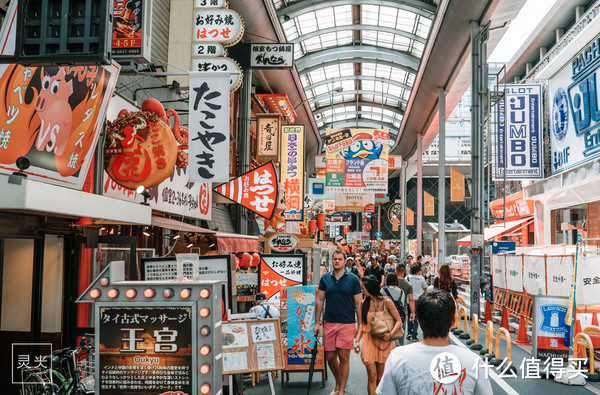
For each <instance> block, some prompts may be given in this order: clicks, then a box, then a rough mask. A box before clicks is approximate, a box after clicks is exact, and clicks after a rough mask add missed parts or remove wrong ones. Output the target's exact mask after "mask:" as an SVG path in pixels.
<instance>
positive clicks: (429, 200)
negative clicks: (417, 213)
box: [423, 191, 435, 216]
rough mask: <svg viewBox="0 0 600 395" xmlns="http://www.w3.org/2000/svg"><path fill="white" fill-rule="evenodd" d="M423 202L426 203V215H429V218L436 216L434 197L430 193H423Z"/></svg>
mask: <svg viewBox="0 0 600 395" xmlns="http://www.w3.org/2000/svg"><path fill="white" fill-rule="evenodd" d="M423 200H424V201H425V205H424V208H425V210H424V214H425V215H428V216H434V215H435V200H434V198H433V195H430V194H429V193H427V192H425V191H423Z"/></svg>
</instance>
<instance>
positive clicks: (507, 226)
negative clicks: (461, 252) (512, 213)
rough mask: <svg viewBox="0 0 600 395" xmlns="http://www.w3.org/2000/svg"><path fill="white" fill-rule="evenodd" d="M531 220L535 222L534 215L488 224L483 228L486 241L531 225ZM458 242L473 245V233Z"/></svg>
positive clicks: (458, 243) (463, 244) (462, 244)
mask: <svg viewBox="0 0 600 395" xmlns="http://www.w3.org/2000/svg"><path fill="white" fill-rule="evenodd" d="M531 222H533V215H530V216H528V217H525V218H520V219H517V220H515V221H508V222H500V223H497V224H494V225H492V226H488V227H487V228H485V229H484V230H483V238H484V240H485V241H486V242H487V241H492V240H495V239H496V238H498V237H501V236H503V235H507V234H508V233H512V232H514V231H517V230H519V229H521V228H523V227H524V226H527V225H529V224H530V223H531ZM456 244H457V245H459V246H466V247H468V246H470V245H471V235H468V236H465V237H463V238H462V239H458V241H457V242H456Z"/></svg>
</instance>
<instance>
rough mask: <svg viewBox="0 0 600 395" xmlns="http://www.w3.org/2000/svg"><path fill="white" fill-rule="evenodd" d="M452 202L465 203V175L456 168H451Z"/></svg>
mask: <svg viewBox="0 0 600 395" xmlns="http://www.w3.org/2000/svg"><path fill="white" fill-rule="evenodd" d="M450 201H451V202H464V201H465V175H464V174H462V173H461V172H460V171H458V170H456V169H455V168H453V167H451V168H450Z"/></svg>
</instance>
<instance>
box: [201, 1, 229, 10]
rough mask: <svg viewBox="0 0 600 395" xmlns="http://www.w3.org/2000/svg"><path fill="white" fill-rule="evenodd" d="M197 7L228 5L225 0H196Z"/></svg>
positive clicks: (221, 6)
mask: <svg viewBox="0 0 600 395" xmlns="http://www.w3.org/2000/svg"><path fill="white" fill-rule="evenodd" d="M194 7H196V8H224V7H226V1H225V0H194Z"/></svg>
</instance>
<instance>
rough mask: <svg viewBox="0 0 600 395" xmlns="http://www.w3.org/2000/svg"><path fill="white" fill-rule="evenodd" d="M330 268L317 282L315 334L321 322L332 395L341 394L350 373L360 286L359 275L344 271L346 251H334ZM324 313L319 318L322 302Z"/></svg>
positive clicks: (342, 394) (360, 292)
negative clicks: (324, 303) (330, 374)
mask: <svg viewBox="0 0 600 395" xmlns="http://www.w3.org/2000/svg"><path fill="white" fill-rule="evenodd" d="M331 263H332V265H333V270H332V271H331V272H329V273H325V274H324V275H323V277H321V281H320V282H319V292H318V293H317V304H316V308H315V317H316V323H315V336H316V335H317V333H318V331H319V328H320V326H321V324H322V323H323V321H325V322H324V327H323V344H324V346H325V359H327V363H328V364H329V369H331V372H332V373H333V377H334V378H335V388H334V389H333V392H332V393H331V395H344V392H345V390H346V383H347V382H348V374H349V373H350V350H352V349H353V348H354V335H355V334H356V316H355V314H357V312H358V311H359V306H360V302H361V301H362V287H361V285H360V280H359V279H358V277H357V276H356V275H354V274H352V273H351V272H350V270H346V254H345V253H344V252H343V251H336V252H334V253H333V256H332V258H331ZM325 300H326V301H327V303H326V305H325V314H324V316H323V321H321V312H322V311H323V302H324V301H325Z"/></svg>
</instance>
